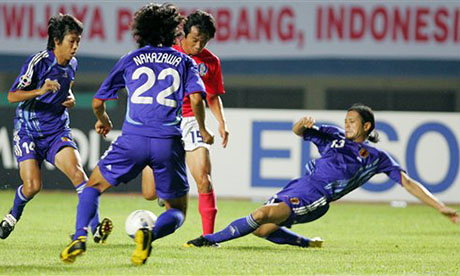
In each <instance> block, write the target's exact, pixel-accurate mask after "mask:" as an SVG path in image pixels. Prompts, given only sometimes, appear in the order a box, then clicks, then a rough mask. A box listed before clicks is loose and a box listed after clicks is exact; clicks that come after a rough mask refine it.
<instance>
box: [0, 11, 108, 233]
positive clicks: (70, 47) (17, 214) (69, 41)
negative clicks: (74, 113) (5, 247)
mask: <svg viewBox="0 0 460 276" xmlns="http://www.w3.org/2000/svg"><path fill="white" fill-rule="evenodd" d="M82 32H83V25H82V23H81V22H80V21H78V20H77V19H75V18H74V17H73V16H71V15H68V14H66V15H62V14H59V15H57V16H54V17H51V18H50V20H49V22H48V46H47V50H45V51H42V52H39V53H37V54H35V55H32V56H30V57H29V58H28V59H27V61H26V62H25V63H24V65H23V67H22V70H21V73H20V75H19V76H18V78H17V79H16V81H15V82H14V84H13V86H12V87H11V89H10V91H9V93H8V101H9V102H11V103H16V102H19V105H18V107H17V109H16V118H15V121H14V127H15V134H14V154H15V156H16V159H17V160H18V163H19V174H20V176H21V180H22V181H23V184H22V185H21V186H19V188H18V189H17V190H16V196H15V198H14V203H13V207H12V208H11V210H10V212H9V213H8V214H7V215H6V216H5V218H4V219H3V220H2V221H1V223H0V238H2V239H6V238H7V237H8V236H9V234H10V233H11V232H12V231H13V229H14V226H15V225H16V223H17V222H18V220H19V219H20V218H21V215H22V213H23V210H24V207H25V205H26V204H27V203H28V202H29V201H30V200H31V199H32V198H33V197H34V196H35V195H36V194H37V193H38V192H39V191H40V190H41V188H42V179H41V172H40V167H41V164H42V162H43V160H45V159H46V160H47V161H48V162H50V163H51V164H53V165H54V166H56V167H57V168H58V169H59V170H60V171H61V172H63V173H64V174H65V175H66V176H67V177H68V178H69V179H70V181H72V184H73V185H74V186H75V189H76V190H77V193H78V194H79V196H80V194H81V191H82V190H83V188H84V187H85V184H86V182H87V180H88V177H87V176H86V174H85V172H84V170H83V167H82V165H81V158H80V154H79V153H78V150H77V145H76V144H75V142H74V141H73V139H72V135H71V131H70V127H69V123H70V122H69V114H68V112H67V108H71V107H73V106H74V105H75V98H74V96H73V94H72V90H71V88H72V85H73V82H74V79H75V73H76V71H77V59H76V58H75V55H76V53H77V50H78V47H79V45H80V38H81V33H82ZM91 227H92V230H93V234H94V240H95V241H96V242H100V241H101V242H104V241H105V239H106V238H107V236H108V234H110V231H111V227H112V222H111V221H110V220H109V219H107V218H105V219H104V220H103V222H102V223H99V215H98V214H97V212H96V214H95V216H94V217H93V219H92V220H91Z"/></svg>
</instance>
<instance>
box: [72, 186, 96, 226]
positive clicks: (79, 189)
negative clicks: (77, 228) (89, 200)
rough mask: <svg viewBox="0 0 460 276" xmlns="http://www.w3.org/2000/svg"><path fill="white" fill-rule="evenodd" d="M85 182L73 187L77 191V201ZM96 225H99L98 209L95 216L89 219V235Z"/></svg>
mask: <svg viewBox="0 0 460 276" xmlns="http://www.w3.org/2000/svg"><path fill="white" fill-rule="evenodd" d="M87 182H88V181H83V182H82V183H80V184H78V186H77V187H75V190H76V191H77V194H78V199H80V196H81V194H82V192H83V190H84V189H85V187H86V183H87ZM98 224H99V208H98V209H97V210H96V214H95V215H94V217H93V218H92V219H91V221H90V223H89V226H90V227H91V233H93V234H94V232H95V231H96V227H97V225H98Z"/></svg>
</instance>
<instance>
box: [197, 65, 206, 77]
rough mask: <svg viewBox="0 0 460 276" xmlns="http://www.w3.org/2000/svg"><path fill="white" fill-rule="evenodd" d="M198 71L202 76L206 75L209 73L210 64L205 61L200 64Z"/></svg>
mask: <svg viewBox="0 0 460 276" xmlns="http://www.w3.org/2000/svg"><path fill="white" fill-rule="evenodd" d="M198 73H199V74H200V76H201V77H203V76H206V74H207V73H208V66H206V64H204V63H200V64H198Z"/></svg>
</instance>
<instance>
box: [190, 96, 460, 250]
mask: <svg viewBox="0 0 460 276" xmlns="http://www.w3.org/2000/svg"><path fill="white" fill-rule="evenodd" d="M314 123H315V120H314V119H313V118H312V117H304V118H301V119H300V120H299V121H298V122H297V123H295V124H294V126H293V129H292V130H293V132H294V133H295V134H296V135H298V136H300V137H303V139H304V140H306V141H311V142H313V143H314V144H315V145H316V146H317V147H318V151H319V153H320V155H321V157H320V158H318V159H316V160H313V161H312V162H310V163H309V165H308V168H309V171H308V172H307V173H306V174H305V175H304V176H302V177H300V178H297V179H294V180H292V181H291V182H289V183H288V184H287V185H286V186H285V187H284V188H283V189H282V190H281V191H280V192H279V193H277V194H276V195H275V196H273V197H272V198H270V199H269V200H268V201H267V202H266V204H265V205H264V206H262V207H260V208H258V209H257V210H255V211H253V212H252V213H251V214H250V215H249V216H247V217H243V218H240V219H238V220H235V221H233V222H232V223H230V225H228V226H227V228H225V229H223V230H222V231H220V232H217V233H215V234H210V235H205V236H200V237H198V238H196V239H194V240H191V241H188V242H187V243H186V244H185V246H187V247H201V246H213V245H215V244H216V243H220V242H224V241H228V240H231V239H235V238H239V237H242V236H245V235H247V234H249V233H253V234H255V235H256V236H259V237H262V238H265V239H267V240H269V241H271V242H273V243H277V244H289V245H294V246H300V247H321V246H322V243H323V240H322V239H321V238H313V239H308V238H306V237H302V236H300V235H298V234H296V233H294V232H291V231H289V230H288V229H287V228H290V227H291V226H292V225H293V224H297V223H307V222H310V221H314V220H316V219H318V218H320V217H321V216H323V215H324V214H325V213H326V212H327V210H328V209H329V203H330V202H332V201H335V200H337V199H339V198H341V197H343V196H344V195H346V194H348V193H350V192H351V191H353V190H354V189H356V188H358V187H360V186H361V185H363V184H364V183H366V182H367V181H368V180H369V179H370V178H371V177H372V176H374V175H375V174H378V173H385V174H387V175H388V176H389V177H390V178H391V179H392V180H393V181H396V182H398V183H400V184H401V185H402V186H403V187H404V188H405V189H406V190H407V191H408V192H409V193H411V194H413V195H414V196H416V197H417V198H418V199H420V200H421V201H422V202H424V203H425V204H427V205H429V206H431V207H433V208H435V209H437V210H438V211H439V212H440V213H441V214H443V215H445V216H446V217H448V218H449V219H450V220H451V221H452V222H454V223H458V222H459V217H458V213H457V212H456V211H455V210H453V209H451V208H449V207H446V206H445V205H444V204H443V203H442V202H441V201H439V200H438V199H436V198H435V197H434V196H433V195H432V194H431V193H430V192H429V191H428V190H427V189H425V188H424V187H423V186H422V185H421V184H420V183H418V182H417V181H415V180H413V179H412V178H410V177H409V176H408V175H407V174H406V172H405V171H404V170H403V169H402V168H401V167H400V166H399V164H398V163H396V162H395V161H394V160H393V159H392V158H391V156H390V155H389V154H388V153H386V152H385V151H383V150H380V149H377V148H375V147H374V146H372V145H371V144H370V143H369V142H368V141H367V140H369V141H370V142H377V141H378V137H377V133H376V132H373V130H374V128H375V120H374V114H373V111H372V110H371V109H370V108H369V107H367V106H364V105H353V106H352V107H351V108H349V109H348V112H347V115H346V118H345V131H344V130H343V129H340V128H337V127H333V126H326V125H322V126H316V125H315V124H314Z"/></svg>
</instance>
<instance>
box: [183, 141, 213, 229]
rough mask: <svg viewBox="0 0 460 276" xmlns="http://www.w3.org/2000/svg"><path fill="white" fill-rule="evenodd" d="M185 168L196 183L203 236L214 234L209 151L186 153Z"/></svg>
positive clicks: (196, 150)
mask: <svg viewBox="0 0 460 276" xmlns="http://www.w3.org/2000/svg"><path fill="white" fill-rule="evenodd" d="M186 160H187V166H188V168H189V169H190V172H191V174H192V176H193V178H194V179H195V182H196V183H197V188H198V211H199V212H200V215H201V223H202V227H203V235H206V234H211V233H214V225H215V221H216V215H217V206H216V195H215V193H214V189H213V187H212V182H211V160H210V157H209V150H208V149H207V148H203V147H199V148H197V149H195V150H194V151H188V152H187V153H186Z"/></svg>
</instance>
